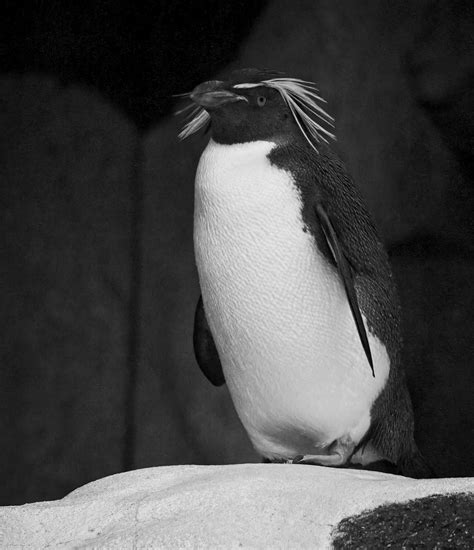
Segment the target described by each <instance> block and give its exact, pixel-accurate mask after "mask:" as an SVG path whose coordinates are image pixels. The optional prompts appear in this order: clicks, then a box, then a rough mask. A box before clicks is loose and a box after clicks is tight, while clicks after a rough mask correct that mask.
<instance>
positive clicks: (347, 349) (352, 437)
mask: <svg viewBox="0 0 474 550" xmlns="http://www.w3.org/2000/svg"><path fill="white" fill-rule="evenodd" d="M188 96H189V97H190V99H191V100H192V102H193V104H194V110H193V111H192V112H191V113H190V114H191V120H190V121H189V122H188V123H187V124H186V126H185V127H184V129H183V131H182V132H181V134H180V137H181V138H185V137H187V136H189V135H191V134H193V133H195V132H196V131H198V130H199V129H201V128H203V127H208V126H209V125H210V131H211V139H210V141H209V144H208V145H207V147H206V149H205V151H204V152H203V154H202V156H201V159H200V162H199V166H198V169H197V174H196V184H195V211H194V246H195V254H196V263H197V268H198V273H199V282H200V287H201V294H202V296H201V298H200V299H199V301H198V305H197V310H196V315H195V326H194V349H195V354H196V358H197V362H198V364H199V366H200V368H201V370H202V371H203V372H204V374H205V375H206V376H207V378H208V379H209V380H210V381H211V382H212V383H213V384H215V385H217V386H218V385H221V384H224V383H225V382H226V383H227V384H228V387H229V390H230V393H231V396H232V399H233V402H234V405H235V408H236V410H237V413H238V415H239V417H240V419H241V421H242V423H243V425H244V427H245V429H246V431H247V433H248V435H249V437H250V439H251V441H252V443H253V445H254V447H255V449H256V450H257V451H258V452H259V453H260V454H261V455H262V456H263V457H264V458H265V459H267V461H272V462H297V463H303V464H319V465H324V466H349V465H351V464H362V465H368V464H371V463H377V462H379V461H388V462H390V463H392V464H393V465H394V466H395V467H396V469H397V470H396V471H398V472H399V473H401V474H403V475H407V476H412V477H429V476H430V470H429V468H428V466H427V465H426V463H425V461H424V459H423V457H422V456H421V454H420V452H419V451H418V448H417V446H416V444H415V441H414V436H413V431H414V426H413V412H412V406H411V401H410V397H409V395H408V391H407V388H406V384H405V378H404V374H403V369H402V365H401V356H400V352H401V336H400V309H399V303H398V298H397V292H396V288H395V283H394V280H393V275H392V272H391V269H390V265H389V262H388V257H387V254H386V252H385V250H384V247H383V245H382V243H381V241H380V239H379V237H378V235H377V232H376V229H375V227H374V224H373V222H372V220H371V217H370V215H369V214H368V212H367V209H366V207H365V205H364V202H363V200H362V198H361V195H360V194H359V191H358V190H357V188H356V187H355V185H354V183H353V182H352V179H351V178H350V176H349V175H348V173H347V172H346V170H345V168H344V166H343V164H342V163H341V161H340V160H339V159H338V158H337V156H336V155H335V154H334V153H333V152H332V151H331V149H330V148H329V146H328V140H329V139H330V138H332V137H333V135H332V133H331V131H330V129H331V128H330V127H331V126H332V118H331V117H330V116H329V115H328V114H327V113H326V112H325V111H324V110H323V108H322V107H321V105H320V102H321V101H322V100H321V98H320V97H319V96H318V93H317V90H316V88H315V87H314V84H313V83H310V82H307V81H303V80H300V79H295V78H287V77H286V76H284V75H282V74H281V73H275V72H272V71H268V70H263V71H261V70H257V69H244V70H239V71H234V72H233V73H232V74H231V75H230V78H229V79H228V80H227V81H210V82H205V83H203V84H201V85H199V86H197V87H196V88H195V89H194V90H193V92H191V93H190V94H188ZM328 127H329V128H328Z"/></svg>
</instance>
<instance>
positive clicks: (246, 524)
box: [0, 464, 474, 549]
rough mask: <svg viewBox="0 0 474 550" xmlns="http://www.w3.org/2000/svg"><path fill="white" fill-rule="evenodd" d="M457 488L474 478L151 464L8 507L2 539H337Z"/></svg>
mask: <svg viewBox="0 0 474 550" xmlns="http://www.w3.org/2000/svg"><path fill="white" fill-rule="evenodd" d="M452 493H464V494H467V495H468V498H471V497H472V498H474V480H473V479H470V478H462V479H461V478H458V479H449V478H445V479H433V480H413V479H408V478H403V477H399V476H393V475H388V474H382V473H378V472H365V471H356V470H337V469H330V468H321V467H317V466H292V465H282V464H240V465H232V466H169V467H160V468H149V469H143V470H136V471H133V472H128V473H124V474H117V475H114V476H110V477H106V478H104V479H101V480H99V481H96V482H94V483H90V484H88V485H85V486H84V487H81V488H80V489H77V490H76V491H74V492H73V493H71V494H69V495H68V496H67V497H65V498H63V499H62V500H58V501H51V502H41V503H35V504H27V505H24V506H11V507H4V508H0V546H1V547H2V548H17V547H19V548H46V547H48V548H120V549H127V548H151V547H153V548H163V547H167V548H213V547H219V548H237V547H244V548H249V547H252V548H289V547H291V548H329V547H330V545H331V540H332V538H333V536H334V534H335V533H336V531H337V529H336V527H337V525H338V523H339V522H340V521H341V520H343V519H345V518H347V517H348V516H352V515H355V514H359V513H360V512H362V511H366V510H370V509H373V508H375V507H377V506H379V505H381V504H387V503H394V502H406V501H409V500H412V499H419V498H422V497H426V496H429V495H434V494H452ZM471 502H472V499H471Z"/></svg>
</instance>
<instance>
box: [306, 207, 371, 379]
mask: <svg viewBox="0 0 474 550" xmlns="http://www.w3.org/2000/svg"><path fill="white" fill-rule="evenodd" d="M316 214H317V217H318V219H319V221H320V223H321V227H322V230H323V234H324V236H325V238H326V241H327V243H328V246H329V249H330V250H331V252H332V255H333V256H334V260H335V262H336V265H337V269H338V271H339V275H340V276H341V279H342V282H343V284H344V289H345V291H346V295H347V299H348V300H349V306H350V308H351V312H352V316H353V317H354V321H355V324H356V327H357V332H358V333H359V338H360V341H361V343H362V347H363V348H364V351H365V355H366V356H367V360H368V361H369V365H370V368H371V369H372V376H374V378H375V373H374V365H373V361H372V354H371V352H370V346H369V340H368V338H367V332H366V330H365V326H364V322H363V321H362V315H361V312H360V308H359V303H358V301H357V294H356V290H355V287H354V278H353V276H352V272H351V267H350V264H349V261H348V259H347V258H346V256H345V254H344V250H343V247H342V245H341V243H340V242H339V239H338V237H337V233H336V231H335V229H334V226H333V224H332V222H331V220H330V218H329V216H328V214H327V213H326V211H325V210H324V208H323V207H322V205H321V204H317V205H316Z"/></svg>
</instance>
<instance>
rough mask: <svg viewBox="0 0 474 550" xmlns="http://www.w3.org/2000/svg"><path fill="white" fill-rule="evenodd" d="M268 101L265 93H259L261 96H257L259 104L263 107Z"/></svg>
mask: <svg viewBox="0 0 474 550" xmlns="http://www.w3.org/2000/svg"><path fill="white" fill-rule="evenodd" d="M266 102H267V98H266V97H264V96H263V95H259V96H258V97H257V105H258V106H259V107H263V106H264V105H265V103H266Z"/></svg>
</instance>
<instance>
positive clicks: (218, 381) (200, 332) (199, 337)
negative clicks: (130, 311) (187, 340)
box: [193, 296, 225, 386]
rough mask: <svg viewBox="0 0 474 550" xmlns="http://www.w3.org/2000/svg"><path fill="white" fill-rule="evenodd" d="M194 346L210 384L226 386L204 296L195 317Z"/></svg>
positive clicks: (200, 365) (198, 361)
mask: <svg viewBox="0 0 474 550" xmlns="http://www.w3.org/2000/svg"><path fill="white" fill-rule="evenodd" d="M193 346H194V355H195V356H196V360H197V363H198V365H199V368H200V369H201V371H202V372H203V374H204V376H205V377H206V378H207V379H208V380H209V382H210V383H211V384H213V385H214V386H222V385H223V384H225V378H224V373H223V371H222V365H221V361H220V359H219V354H218V353H217V349H216V344H215V343H214V338H213V337H212V333H211V329H210V328H209V325H208V323H207V319H206V312H205V311H204V305H203V303H202V296H199V301H198V303H197V306H196V313H195V315H194V334H193Z"/></svg>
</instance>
